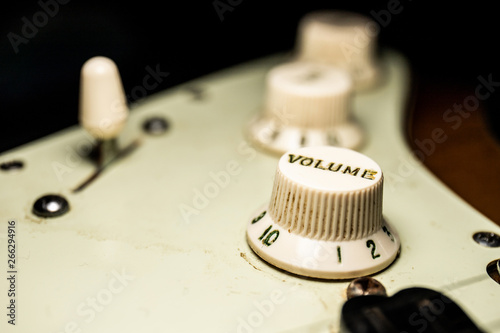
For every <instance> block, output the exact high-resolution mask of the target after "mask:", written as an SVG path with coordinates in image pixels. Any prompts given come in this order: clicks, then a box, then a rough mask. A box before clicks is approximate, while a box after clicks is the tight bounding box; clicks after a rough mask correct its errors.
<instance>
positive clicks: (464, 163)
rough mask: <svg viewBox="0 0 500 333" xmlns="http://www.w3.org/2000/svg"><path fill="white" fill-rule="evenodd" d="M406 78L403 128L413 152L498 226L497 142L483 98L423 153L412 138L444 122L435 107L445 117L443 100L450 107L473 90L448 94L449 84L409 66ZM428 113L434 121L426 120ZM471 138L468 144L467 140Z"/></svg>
mask: <svg viewBox="0 0 500 333" xmlns="http://www.w3.org/2000/svg"><path fill="white" fill-rule="evenodd" d="M410 82H411V87H410V94H409V97H408V100H407V111H406V112H405V115H404V117H403V119H404V127H403V129H404V135H405V139H406V141H407V144H408V145H409V146H410V147H411V149H412V152H413V154H414V155H415V156H416V157H417V158H418V159H419V160H420V161H422V163H423V164H424V166H425V167H426V168H427V169H428V170H429V171H430V172H432V173H433V174H434V175H436V176H437V177H438V178H439V179H440V180H441V181H442V182H443V183H444V184H445V185H446V186H447V187H448V188H450V189H451V190H452V191H454V192H455V193H456V194H457V195H459V196H460V197H462V198H463V199H464V200H465V201H466V202H468V203H469V204H470V205H471V206H472V207H474V208H475V209H476V210H478V211H479V212H480V213H482V214H483V215H485V216H486V217H487V218H489V219H490V220H492V221H493V222H494V223H496V224H497V225H499V226H500V207H499V206H500V145H499V144H498V142H497V141H496V139H495V138H494V136H493V135H492V134H491V132H490V130H489V128H488V126H487V125H486V122H485V116H484V107H485V106H484V103H480V106H479V107H478V110H477V112H476V111H474V112H471V113H470V117H469V118H467V119H462V121H463V123H465V124H466V126H461V127H460V126H459V127H458V128H457V129H456V130H450V128H449V127H447V128H446V129H445V130H443V131H444V136H446V137H447V138H448V139H447V140H445V141H444V142H441V143H436V146H435V149H436V150H435V152H434V153H433V154H430V155H428V156H425V158H423V159H422V158H421V157H422V156H423V155H425V154H422V150H421V149H420V147H418V146H417V144H416V142H417V140H421V141H425V140H426V139H428V138H429V137H430V135H431V134H429V131H431V133H432V131H433V130H436V129H437V128H441V127H443V128H444V127H445V126H444V125H445V123H444V122H443V121H442V120H443V119H439V120H441V121H440V122H436V120H437V118H436V113H438V114H439V115H440V116H442V118H444V112H445V110H446V109H445V108H443V105H444V107H446V106H447V105H449V106H450V107H451V106H452V105H453V103H455V102H456V101H463V100H464V93H466V92H467V91H468V92H469V94H470V91H474V90H470V87H463V89H464V90H461V89H458V90H456V91H455V92H454V93H452V94H450V87H449V86H446V83H439V82H434V83H432V86H431V87H429V86H427V85H428V84H429V81H428V79H424V78H422V77H421V76H419V75H417V74H416V72H415V70H414V69H411V70H410ZM443 84H444V85H443ZM441 90H442V91H441ZM430 91H433V93H431V95H432V94H437V95H440V94H441V93H442V94H443V95H442V96H441V97H440V98H438V100H437V101H436V96H432V98H429V97H430V96H428V95H427V94H429V92H430ZM452 91H453V89H452ZM497 93H498V94H500V91H498V92H497ZM466 96H469V95H466ZM433 112H434V114H432V113H433ZM429 119H433V121H431V122H430V123H429ZM426 121H427V123H426ZM425 133H427V134H425ZM444 136H443V137H444ZM470 136H473V137H472V138H471V137H470ZM470 140H473V144H468V143H467V142H468V141H470ZM416 152H420V155H421V156H418V154H416ZM450 170H451V171H452V172H450ZM496 170H498V172H497V173H496V174H495V171H496Z"/></svg>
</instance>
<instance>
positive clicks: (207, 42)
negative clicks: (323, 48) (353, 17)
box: [0, 0, 500, 151]
mask: <svg viewBox="0 0 500 333" xmlns="http://www.w3.org/2000/svg"><path fill="white" fill-rule="evenodd" d="M394 1H395V0H391V1H361V2H359V1H358V2H356V1H316V0H310V1H297V2H295V3H294V2H292V1H273V2H271V1H262V0H257V1H251V0H220V2H221V3H226V4H230V3H232V4H233V5H234V4H235V6H231V7H232V11H226V12H225V13H224V19H223V20H221V19H220V17H219V15H218V13H217V11H216V9H215V8H214V1H213V0H208V1H198V2H192V1H180V0H177V1H164V2H162V3H156V2H152V1H132V2H118V1H110V2H109V1H108V2H105V3H104V2H98V1H78V0H72V1H69V2H68V3H66V4H60V5H59V8H58V12H57V14H56V15H54V17H50V18H49V20H48V21H47V23H46V24H45V25H44V26H42V27H40V28H39V29H38V32H37V34H36V35H35V36H34V37H32V38H30V39H28V42H27V43H26V44H20V45H19V46H18V48H19V52H17V53H15V52H14V48H13V46H12V44H11V42H10V41H9V39H8V37H7V36H8V34H9V33H15V34H17V35H20V36H22V28H23V25H24V24H25V23H24V22H23V20H22V18H23V17H26V18H27V19H28V20H29V21H30V22H33V16H34V15H36V13H37V12H40V11H42V10H43V9H42V6H41V5H40V3H39V2H38V1H35V0H32V1H20V2H16V3H14V2H9V3H7V4H3V5H2V9H1V14H0V15H1V20H0V24H1V34H0V151H5V150H7V149H10V148H13V147H16V146H18V145H20V144H22V143H26V142H29V141H32V140H34V139H36V138H39V137H42V136H45V135H47V134H50V133H53V132H55V131H57V130H60V129H63V128H65V127H68V126H70V125H73V124H76V123H77V112H78V89H79V88H78V85H79V71H80V68H81V66H82V64H83V63H84V62H85V61H86V60H87V59H89V58H90V57H93V56H96V55H103V56H107V57H110V58H112V59H113V60H114V61H115V62H116V63H117V65H118V68H119V69H120V72H121V75H122V79H123V84H124V88H125V91H126V92H130V91H131V89H132V88H133V87H135V86H137V85H140V84H142V79H143V78H144V76H145V74H146V71H145V67H146V66H150V67H152V68H155V66H156V65H159V67H160V68H161V70H162V71H165V72H169V73H170V75H169V76H168V77H167V78H166V79H165V80H164V81H163V82H162V83H161V84H160V85H159V86H158V88H157V90H156V91H158V90H164V89H168V88H169V87H171V86H174V85H177V84H179V83H182V82H186V81H188V80H190V79H193V78H196V77H199V76H201V75H205V74H208V73H211V72H214V71H217V70H220V69H222V68H225V67H227V66H231V65H236V64H239V63H242V62H246V61H249V60H251V59H254V58H257V57H262V56H265V55H269V54H272V53H275V52H280V51H287V50H291V49H292V48H293V45H294V42H295V37H296V29H297V24H298V22H299V20H300V18H301V17H303V16H304V15H305V14H306V13H308V12H310V11H313V10H320V9H345V10H352V11H357V12H360V13H363V14H366V15H367V16H371V17H373V14H372V13H373V11H374V12H377V13H380V11H381V10H387V8H388V6H390V5H389V4H391V3H394ZM43 2H45V3H49V2H53V0H50V1H49V0H46V1H43ZM399 3H400V5H399V7H398V8H402V9H401V10H400V12H399V13H398V14H393V15H391V18H390V22H384V24H383V25H382V26H381V31H380V38H379V41H380V45H381V46H384V47H391V48H394V49H397V50H399V51H400V52H402V53H403V54H405V55H406V56H407V57H408V58H409V60H410V61H411V63H412V64H413V66H414V68H415V69H416V72H418V73H419V75H425V76H427V77H431V78H435V79H436V80H449V81H450V82H458V81H463V82H468V83H471V84H474V82H477V76H479V75H482V76H487V75H488V74H492V76H493V79H494V80H496V81H500V71H499V70H498V65H497V63H498V59H500V57H499V56H500V52H498V50H497V49H498V44H499V41H498V40H499V38H498V35H499V34H498V33H499V31H500V29H499V28H498V22H499V14H498V11H497V9H496V5H495V3H494V2H487V1H485V0H481V1H474V2H464V3H458V2H451V3H436V2H432V1H418V0H412V1H410V0H401V1H399ZM11 36H12V35H11ZM156 91H150V92H148V94H152V93H154V92H156ZM497 95H500V92H498V93H497V94H494V96H493V98H491V99H490V102H494V101H495V100H497V99H498V97H496V96H497ZM493 104H494V103H493ZM489 110H490V113H489V122H490V125H491V126H492V128H493V129H495V128H496V127H498V126H499V125H498V123H499V122H500V121H499V120H498V119H499V118H498V114H497V112H495V108H494V107H493V108H490V109H489Z"/></svg>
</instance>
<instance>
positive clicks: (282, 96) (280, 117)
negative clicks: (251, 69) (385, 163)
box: [248, 62, 363, 155]
mask: <svg viewBox="0 0 500 333" xmlns="http://www.w3.org/2000/svg"><path fill="white" fill-rule="evenodd" d="M266 89H267V90H266V96H265V101H264V107H263V110H262V111H261V113H260V114H259V115H258V116H257V117H256V118H255V119H254V120H253V121H252V122H251V123H250V125H249V128H248V136H249V138H250V140H251V141H252V142H253V143H254V144H256V145H257V146H259V147H261V148H264V149H266V150H268V151H271V152H274V153H277V154H279V155H281V154H283V153H284V152H286V151H288V150H290V149H295V148H298V147H305V146H323V145H333V146H340V147H346V148H351V149H355V148H358V147H359V146H360V145H361V143H362V141H363V134H362V131H361V128H360V127H359V126H358V125H357V123H356V122H355V121H354V120H353V119H352V117H351V115H350V111H351V110H350V109H351V98H352V96H351V94H352V80H351V78H350V76H349V74H348V72H346V71H345V70H343V69H340V68H336V67H333V66H330V65H326V64H319V63H307V62H290V63H285V64H282V65H279V66H276V67H274V68H272V69H271V70H270V71H269V73H268V74H267V78H266Z"/></svg>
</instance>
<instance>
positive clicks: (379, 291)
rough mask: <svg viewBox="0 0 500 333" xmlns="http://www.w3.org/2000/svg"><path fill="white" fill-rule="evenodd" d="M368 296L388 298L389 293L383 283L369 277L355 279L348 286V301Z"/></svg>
mask: <svg viewBox="0 0 500 333" xmlns="http://www.w3.org/2000/svg"><path fill="white" fill-rule="evenodd" d="M366 295H377V296H387V292H386V291H385V287H384V286H383V285H382V283H380V282H379V281H378V280H375V279H374V278H371V277H369V276H363V277H360V278H357V279H354V280H352V281H351V283H349V285H348V286H347V299H351V298H354V297H358V296H366Z"/></svg>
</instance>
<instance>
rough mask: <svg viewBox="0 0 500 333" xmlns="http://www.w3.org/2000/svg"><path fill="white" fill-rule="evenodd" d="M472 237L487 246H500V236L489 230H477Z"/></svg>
mask: <svg viewBox="0 0 500 333" xmlns="http://www.w3.org/2000/svg"><path fill="white" fill-rule="evenodd" d="M472 238H473V239H474V241H475V242H476V243H478V244H479V245H482V246H486V247H500V236H499V235H497V234H495V233H493V232H487V231H480V232H476V233H475V234H474V235H473V236H472Z"/></svg>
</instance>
